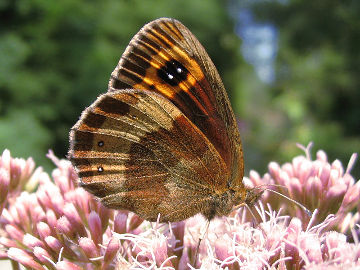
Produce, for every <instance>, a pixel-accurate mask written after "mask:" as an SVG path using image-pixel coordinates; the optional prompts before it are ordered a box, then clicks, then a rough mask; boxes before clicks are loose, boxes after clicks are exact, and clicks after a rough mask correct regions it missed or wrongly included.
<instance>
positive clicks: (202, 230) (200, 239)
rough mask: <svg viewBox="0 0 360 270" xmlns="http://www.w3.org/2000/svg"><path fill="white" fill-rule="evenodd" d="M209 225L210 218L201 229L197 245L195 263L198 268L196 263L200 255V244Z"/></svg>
mask: <svg viewBox="0 0 360 270" xmlns="http://www.w3.org/2000/svg"><path fill="white" fill-rule="evenodd" d="M209 225H210V220H208V219H207V220H206V223H205V225H204V226H203V227H202V229H201V231H200V237H199V241H198V244H197V247H196V251H195V259H194V263H193V265H194V267H195V268H196V263H197V260H198V256H199V250H200V244H201V241H202V240H203V239H204V238H205V235H206V233H207V231H208V229H209Z"/></svg>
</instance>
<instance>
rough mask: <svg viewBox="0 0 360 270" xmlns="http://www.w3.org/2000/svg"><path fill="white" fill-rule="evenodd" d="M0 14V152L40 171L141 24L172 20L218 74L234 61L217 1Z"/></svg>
mask: <svg viewBox="0 0 360 270" xmlns="http://www.w3.org/2000/svg"><path fill="white" fill-rule="evenodd" d="M200 15H201V16H200ZM0 16H1V25H0V33H1V39H0V59H1V60H0V97H1V99H0V114H1V116H0V149H4V148H9V149H10V150H11V151H12V152H13V153H12V154H13V156H24V157H27V156H33V157H34V158H35V160H36V161H37V162H39V163H40V164H47V166H50V162H48V161H47V159H46V157H45V154H46V152H47V150H48V149H49V148H51V149H54V151H55V153H56V154H57V155H59V156H60V157H64V156H65V155H66V152H67V148H68V132H69V130H70V127H71V126H72V125H73V124H74V123H75V122H76V120H77V118H78V117H79V116H80V113H81V111H82V110H83V109H84V108H85V107H86V106H88V105H89V104H90V103H92V101H94V100H95V98H96V96H98V95H99V94H101V93H102V92H105V91H106V90H107V83H108V80H109V77H110V73H111V72H112V70H113V69H114V68H115V66H116V64H117V62H118V60H119V58H120V56H121V54H122V53H123V51H124V49H125V47H126V45H127V44H128V43H129V41H130V39H131V38H132V36H133V35H135V34H136V32H137V31H138V30H139V29H140V28H141V27H142V26H143V25H144V24H145V23H147V22H149V21H151V20H153V19H156V18H159V17H174V18H177V19H179V20H180V21H182V22H183V23H184V24H185V25H187V26H188V27H189V28H190V29H191V30H192V31H193V32H194V33H195V34H196V35H197V36H198V38H199V39H200V40H201V41H202V43H203V44H204V45H205V47H206V48H207V50H208V52H209V54H210V55H211V57H212V58H213V60H214V62H215V63H216V65H217V66H218V68H219V70H221V72H222V73H223V74H224V73H227V72H228V71H229V70H232V69H233V67H234V66H235V65H238V64H240V63H241V58H239V57H238V56H239V53H238V48H239V40H238V38H237V37H236V36H235V34H234V32H233V23H232V21H231V20H230V19H229V16H228V14H227V12H226V6H225V5H224V4H223V3H222V1H218V0H210V1H192V0H167V1H163V0H161V1H160V0H156V1H140V0H131V1H130V0H128V1H126V0H121V1H118V0H106V1H78V0H64V1H46V0H29V1H11V0H8V1H2V2H1V4H0ZM227 84H228V85H229V86H231V84H232V83H231V81H230V80H227Z"/></svg>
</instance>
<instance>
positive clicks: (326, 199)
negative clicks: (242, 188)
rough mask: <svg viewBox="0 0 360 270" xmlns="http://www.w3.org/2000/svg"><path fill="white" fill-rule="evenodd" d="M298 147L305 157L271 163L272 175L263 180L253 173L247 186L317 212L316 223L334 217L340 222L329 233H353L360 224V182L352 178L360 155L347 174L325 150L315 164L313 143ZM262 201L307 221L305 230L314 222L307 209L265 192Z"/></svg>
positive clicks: (318, 155) (284, 212) (334, 224)
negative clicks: (352, 230)
mask: <svg viewBox="0 0 360 270" xmlns="http://www.w3.org/2000/svg"><path fill="white" fill-rule="evenodd" d="M298 146H299V147H300V148H301V149H303V150H304V152H305V156H297V157H295V158H294V159H293V160H292V162H291V163H290V162H289V163H285V164H283V165H281V166H280V165H279V164H277V163H276V162H270V163H269V165H268V168H269V172H268V173H266V174H265V175H264V176H263V177H262V178H261V177H260V176H259V174H258V173H257V172H255V171H250V176H249V178H245V179H244V180H245V182H246V183H247V185H249V186H253V187H255V186H263V187H266V188H268V189H272V190H275V191H277V192H280V193H282V194H284V195H286V196H288V197H289V198H290V199H293V200H295V201H297V202H299V203H300V204H302V205H304V206H305V207H306V208H307V209H309V210H310V211H314V210H315V209H317V210H318V213H317V215H316V218H315V220H314V222H315V223H320V222H322V221H323V220H324V219H325V218H326V217H327V216H328V215H330V214H334V215H335V217H336V219H335V220H334V221H333V222H332V223H331V225H330V226H328V230H330V229H336V230H338V231H340V232H344V233H345V232H348V233H349V231H350V229H351V228H353V227H354V225H355V224H357V223H359V210H360V204H359V202H360V181H357V182H355V179H354V178H353V177H352V176H351V174H350V171H351V168H352V167H353V165H354V163H355V160H356V156H357V155H356V154H353V155H352V156H351V158H350V161H349V164H348V166H347V168H346V170H344V168H343V166H342V164H341V162H340V161H339V160H335V161H334V162H332V163H331V164H330V163H329V162H328V160H327V156H326V154H325V152H324V151H322V150H320V151H318V152H317V153H316V159H315V160H311V154H310V150H311V147H312V143H310V144H309V145H308V146H307V147H306V148H305V147H303V146H301V145H298ZM261 201H262V203H263V204H266V203H269V204H270V205H271V206H272V208H273V209H280V208H281V209H282V213H283V214H287V215H289V216H291V217H298V218H299V219H301V220H302V221H303V229H305V228H306V226H307V225H308V222H309V221H310V216H309V215H308V214H307V213H306V212H305V211H304V210H303V209H301V208H299V207H298V206H297V205H296V204H294V203H292V202H290V201H289V200H288V199H286V198H284V197H280V196H276V195H274V194H272V193H271V192H268V191H265V192H264V194H263V196H262V199H261ZM356 208H358V209H357V210H358V211H357V212H356V214H353V213H352V212H351V211H354V210H356Z"/></svg>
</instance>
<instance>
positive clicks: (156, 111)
mask: <svg viewBox="0 0 360 270" xmlns="http://www.w3.org/2000/svg"><path fill="white" fill-rule="evenodd" d="M70 141H71V146H70V152H69V157H70V159H71V161H72V163H73V164H74V166H75V167H76V168H77V171H78V174H79V177H80V179H81V181H82V183H83V184H84V185H85V187H86V188H87V190H89V191H91V192H92V193H93V194H95V195H96V196H98V197H100V198H101V200H102V202H103V203H104V204H105V205H106V206H108V207H110V208H120V209H128V210H131V211H135V212H136V213H138V214H139V215H140V216H142V217H143V218H145V219H148V220H156V218H157V215H158V213H162V214H163V216H162V219H161V220H162V221H166V220H172V221H174V220H181V219H184V218H187V217H189V216H192V215H194V214H196V213H198V212H200V211H202V210H201V209H203V208H204V207H205V206H204V205H206V203H207V200H209V199H210V197H211V194H213V193H214V192H215V190H217V189H220V187H218V186H217V183H220V182H221V181H219V180H218V179H221V178H222V177H223V175H224V173H225V171H226V165H225V163H224V162H223V160H222V158H221V157H220V156H219V154H218V152H217V150H216V149H215V148H214V147H213V145H212V144H211V143H210V142H209V141H208V140H207V138H206V137H205V136H204V135H203V133H202V132H201V131H200V130H199V129H198V128H197V127H196V126H195V125H194V124H193V123H192V122H191V121H190V120H189V119H188V118H187V117H186V116H185V115H184V114H183V113H182V112H181V111H180V110H179V109H178V108H177V107H176V106H175V105H174V104H173V103H171V102H170V101H169V100H168V99H166V98H164V97H163V96H161V95H159V94H157V93H154V92H150V91H146V90H134V89H124V90H117V91H112V92H108V93H106V94H104V95H101V96H100V97H99V98H98V99H97V100H96V101H95V102H94V103H93V104H92V105H91V106H90V107H88V108H87V109H86V110H85V111H84V112H83V114H82V116H81V118H80V120H79V121H78V122H77V124H76V125H75V126H74V127H73V128H72V130H71V132H70ZM190 187H191V188H190ZM184 200H185V201H186V203H187V204H189V205H192V206H191V209H192V210H189V209H188V208H189V207H180V208H179V205H180V204H181V203H184ZM176 208H178V210H177V211H175V209H176Z"/></svg>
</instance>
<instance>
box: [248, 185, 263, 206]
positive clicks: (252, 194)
mask: <svg viewBox="0 0 360 270" xmlns="http://www.w3.org/2000/svg"><path fill="white" fill-rule="evenodd" d="M264 191H265V190H264V189H260V190H259V189H258V188H251V189H247V191H246V196H245V204H246V205H248V206H250V207H251V206H253V205H254V204H255V203H257V201H258V200H259V199H260V198H261V195H262V194H263V193H264Z"/></svg>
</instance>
